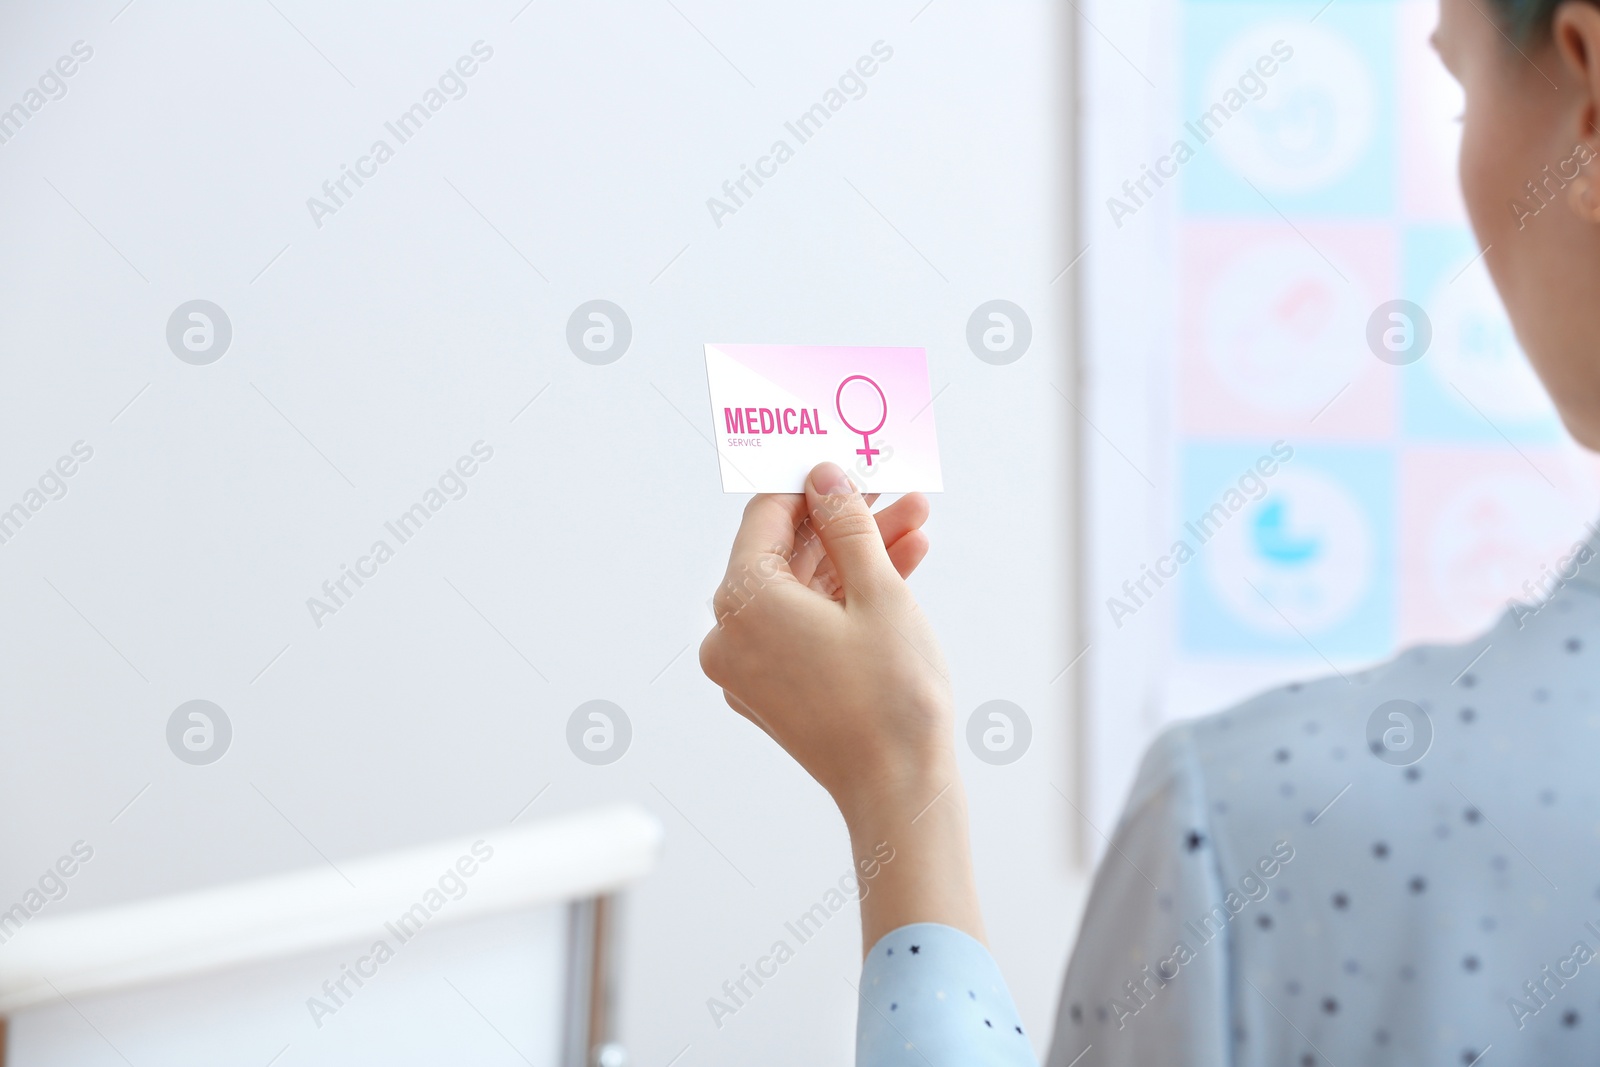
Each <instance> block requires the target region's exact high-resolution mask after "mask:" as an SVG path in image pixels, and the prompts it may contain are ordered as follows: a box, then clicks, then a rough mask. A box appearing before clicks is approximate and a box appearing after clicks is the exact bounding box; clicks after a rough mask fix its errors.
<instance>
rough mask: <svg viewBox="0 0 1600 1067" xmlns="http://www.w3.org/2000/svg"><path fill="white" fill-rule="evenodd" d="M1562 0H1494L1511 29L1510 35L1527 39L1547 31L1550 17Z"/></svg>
mask: <svg viewBox="0 0 1600 1067" xmlns="http://www.w3.org/2000/svg"><path fill="white" fill-rule="evenodd" d="M1561 3H1562V0H1494V6H1495V7H1497V8H1499V10H1500V13H1501V14H1502V15H1503V16H1504V17H1505V20H1506V24H1507V25H1508V26H1509V27H1510V29H1511V36H1513V37H1515V38H1517V39H1519V40H1528V39H1529V38H1535V37H1538V36H1539V35H1540V34H1543V33H1547V32H1548V31H1549V29H1550V18H1551V16H1552V15H1554V14H1555V13H1556V8H1558V7H1560V6H1561Z"/></svg>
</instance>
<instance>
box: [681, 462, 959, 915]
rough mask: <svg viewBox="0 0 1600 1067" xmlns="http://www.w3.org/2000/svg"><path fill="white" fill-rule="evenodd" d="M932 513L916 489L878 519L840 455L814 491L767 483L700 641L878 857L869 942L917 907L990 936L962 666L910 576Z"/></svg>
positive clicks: (721, 678) (733, 690)
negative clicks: (972, 846) (887, 855)
mask: <svg viewBox="0 0 1600 1067" xmlns="http://www.w3.org/2000/svg"><path fill="white" fill-rule="evenodd" d="M926 517H927V501H926V499H925V498H923V497H920V496H915V495H913V496H908V497H905V498H904V499H902V500H901V501H899V502H898V503H896V504H895V505H894V506H893V507H891V508H886V509H885V510H884V511H883V513H882V514H881V515H879V516H877V517H876V518H875V517H874V516H873V515H872V513H871V511H870V510H869V508H868V502H867V501H866V500H865V499H863V498H862V497H861V495H860V494H859V493H857V492H856V491H855V489H854V487H853V486H852V485H851V484H850V482H849V480H848V478H846V476H845V474H844V472H843V471H842V470H840V469H839V468H838V467H837V466H835V465H834V464H831V463H824V464H822V465H820V466H819V467H817V468H816V469H815V470H813V471H812V472H811V476H810V477H809V478H808V479H807V480H806V491H805V494H804V495H803V496H802V495H799V494H795V495H766V496H758V497H756V498H755V499H754V500H752V501H751V502H750V504H749V506H748V507H747V508H746V509H745V514H744V521H743V523H742V524H741V525H740V528H739V533H738V535H737V536H736V537H735V539H734V544H733V553H732V558H731V559H730V561H729V563H728V573H727V576H726V578H725V579H724V581H723V583H722V585H721V587H720V588H719V589H718V590H717V595H716V597H715V599H714V601H713V603H714V606H715V609H716V614H717V625H716V628H715V629H713V630H712V631H711V633H710V634H709V635H708V636H707V637H706V639H705V641H704V643H702V644H701V646H700V664H701V666H702V668H704V670H705V672H706V675H707V677H709V678H710V679H711V680H712V681H713V682H715V683H716V684H717V685H719V686H721V687H722V689H723V693H724V695H725V696H726V697H727V701H728V703H729V705H731V706H732V707H733V709H734V710H735V711H738V712H739V713H740V714H741V715H743V716H745V717H746V718H747V719H749V720H750V721H752V722H754V723H755V724H756V725H757V726H759V727H760V728H761V729H762V730H765V731H766V732H767V734H769V735H770V736H771V737H772V738H773V740H775V741H777V742H778V744H780V745H782V746H783V748H784V750H785V751H787V752H788V753H789V754H790V755H791V756H793V757H794V758H795V760H796V761H797V762H799V764H800V765H801V766H802V767H804V768H805V769H806V770H807V771H808V772H810V774H811V776H812V777H813V778H815V779H816V780H817V781H818V782H819V783H820V784H821V785H822V787H823V788H824V789H826V790H827V791H828V793H829V794H830V795H831V796H832V797H833V799H834V802H835V803H837V804H838V805H839V810H840V812H841V813H842V814H843V815H844V818H845V822H846V824H847V825H848V826H849V828H850V836H851V840H852V846H853V849H854V851H855V854H856V856H857V859H858V860H860V861H862V862H863V863H864V864H865V863H866V862H868V860H869V859H870V858H872V857H874V856H875V857H876V859H877V860H878V861H879V862H878V863H877V864H873V866H872V869H873V870H874V871H876V872H877V873H876V874H875V875H874V880H873V881H872V882H871V883H870V884H864V887H863V907H862V924H863V935H864V936H865V938H866V943H867V945H868V946H869V947H870V946H871V945H872V944H873V943H874V942H875V941H876V940H877V938H878V937H879V936H881V935H882V934H884V933H887V932H889V930H892V929H894V928H895V927H897V926H902V925H905V924H906V923H911V922H944V923H947V924H949V925H952V926H956V927H957V928H959V929H963V930H966V931H967V932H968V933H971V934H973V935H974V936H976V937H980V938H981V937H982V925H981V920H980V919H979V917H978V910H977V897H976V893H975V891H974V890H973V887H972V873H971V861H970V857H969V854H968V848H967V829H966V803H965V797H964V794H963V792H962V789H961V781H960V776H959V774H958V773H957V771H956V765H955V754H954V751H953V748H952V735H953V728H954V727H953V711H952V707H951V695H950V682H949V676H948V672H947V670H946V668H945V665H944V657H943V656H942V655H941V653H940V651H939V645H938V641H937V640H936V639H935V638H934V635H933V631H932V628H931V627H930V626H929V625H928V620H927V618H926V617H925V616H924V615H923V614H922V609H921V608H920V607H918V605H917V602H916V600H915V598H913V597H912V595H911V591H910V589H909V588H907V586H906V583H905V579H904V577H903V576H904V575H906V574H909V573H910V572H911V571H912V570H913V569H914V568H915V567H916V565H917V564H918V563H919V562H920V561H921V560H922V558H923V556H924V555H926V553H927V550H928V542H927V537H926V535H925V534H923V533H922V531H921V529H920V527H921V525H922V522H923V521H924V520H925V519H926ZM884 846H887V849H888V850H890V852H891V854H892V855H893V856H894V857H896V858H895V859H894V860H893V861H890V862H883V861H882V857H883V854H884ZM862 869H863V871H865V870H867V867H866V866H863V867H862ZM869 893H870V897H869V896H868V894H869ZM869 899H870V900H871V901H872V903H870V904H869V903H868V900H869Z"/></svg>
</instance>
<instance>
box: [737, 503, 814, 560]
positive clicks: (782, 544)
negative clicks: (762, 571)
mask: <svg viewBox="0 0 1600 1067" xmlns="http://www.w3.org/2000/svg"><path fill="white" fill-rule="evenodd" d="M806 514H807V512H806V498H805V494H804V493H762V494H760V495H759V496H756V497H753V498H751V500H750V503H749V504H747V505H745V509H744V518H743V519H742V520H741V521H740V523H739V532H738V533H737V534H735V535H734V538H733V551H732V552H731V553H730V555H729V558H728V571H729V573H732V572H733V571H734V570H735V569H737V568H740V567H744V566H748V565H750V564H752V563H754V562H755V561H756V560H758V559H759V558H761V557H762V556H769V555H770V556H778V557H779V558H780V559H782V560H783V562H784V564H785V565H787V564H788V562H789V559H790V557H791V556H793V555H794V539H795V530H796V529H798V528H799V526H800V523H801V522H802V521H803V520H804V519H805V517H806Z"/></svg>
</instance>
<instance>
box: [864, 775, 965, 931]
mask: <svg viewBox="0 0 1600 1067" xmlns="http://www.w3.org/2000/svg"><path fill="white" fill-rule="evenodd" d="M875 785H876V787H877V788H876V789H873V790H870V791H863V793H862V795H861V796H859V797H857V798H855V799H854V801H853V808H852V810H850V811H846V812H845V813H844V814H845V821H846V825H847V826H848V827H849V829H850V844H851V851H852V853H853V855H854V857H855V860H856V865H857V866H856V869H857V870H858V871H859V872H860V881H861V894H862V895H861V935H862V941H863V950H868V949H870V948H871V947H872V946H873V945H874V944H876V943H877V941H878V939H879V938H881V937H882V936H883V935H884V934H887V933H889V932H890V931H891V930H895V929H898V928H899V927H901V926H907V925H909V924H911V923H919V922H934V923H943V924H944V925H946V926H952V927H955V928H956V929H958V930H961V931H963V932H965V933H967V934H970V935H971V936H972V937H975V938H977V939H978V940H980V941H982V940H983V939H984V931H983V917H982V914H981V912H980V910H979V907H978V894H977V887H976V882H975V879H974V877H973V871H972V851H971V846H970V843H969V838H968V823H967V800H966V791H965V789H964V788H963V786H962V782H961V775H960V773H959V772H958V771H957V769H956V764H955V758H954V754H953V753H950V754H948V757H947V758H941V759H936V760H930V761H924V762H921V763H920V764H919V766H918V768H917V770H916V772H915V773H913V774H908V775H906V776H904V777H902V778H898V779H895V780H889V781H880V782H877V783H875Z"/></svg>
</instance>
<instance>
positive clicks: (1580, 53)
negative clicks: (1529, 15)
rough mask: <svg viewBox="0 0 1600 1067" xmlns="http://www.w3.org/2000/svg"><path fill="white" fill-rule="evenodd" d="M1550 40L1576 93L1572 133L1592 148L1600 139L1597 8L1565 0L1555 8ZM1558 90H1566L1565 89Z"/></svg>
mask: <svg viewBox="0 0 1600 1067" xmlns="http://www.w3.org/2000/svg"><path fill="white" fill-rule="evenodd" d="M1550 33H1551V43H1552V45H1553V46H1554V48H1555V53H1556V58H1557V59H1558V60H1559V61H1560V63H1561V66H1562V68H1563V69H1562V73H1563V74H1564V75H1565V77H1563V78H1562V81H1564V82H1566V83H1567V84H1568V85H1569V86H1570V87H1571V90H1572V91H1574V92H1576V93H1578V94H1579V96H1578V99H1577V100H1576V101H1574V103H1575V104H1576V105H1577V106H1576V110H1575V111H1572V112H1571V114H1572V115H1573V118H1574V119H1575V122H1574V123H1573V129H1572V131H1571V135H1572V136H1573V137H1574V138H1576V141H1577V142H1583V143H1586V144H1588V145H1589V146H1590V147H1591V148H1593V147H1594V144H1595V142H1596V140H1597V139H1600V7H1597V6H1596V5H1594V4H1592V3H1588V2H1586V0H1566V2H1565V3H1563V4H1562V5H1561V6H1560V7H1558V8H1556V12H1555V15H1554V16H1553V18H1552V20H1551V26H1550ZM1561 91H1563V92H1565V91H1567V90H1566V89H1562V90H1561Z"/></svg>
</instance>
